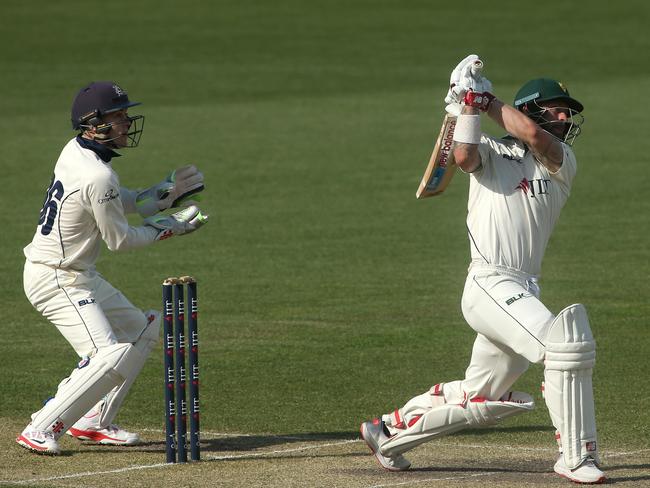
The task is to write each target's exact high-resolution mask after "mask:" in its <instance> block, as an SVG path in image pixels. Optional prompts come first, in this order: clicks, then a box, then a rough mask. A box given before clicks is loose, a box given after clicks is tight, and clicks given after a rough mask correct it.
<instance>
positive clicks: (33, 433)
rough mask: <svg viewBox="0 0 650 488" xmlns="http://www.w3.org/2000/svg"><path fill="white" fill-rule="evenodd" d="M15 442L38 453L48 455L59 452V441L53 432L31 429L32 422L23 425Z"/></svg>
mask: <svg viewBox="0 0 650 488" xmlns="http://www.w3.org/2000/svg"><path fill="white" fill-rule="evenodd" d="M16 442H17V443H18V444H19V445H20V446H22V447H24V448H25V449H29V450H30V451H32V452H35V453H38V454H49V455H50V456H56V455H58V454H61V449H60V448H59V443H58V442H57V441H56V439H55V438H54V434H52V432H47V431H43V430H33V429H32V424H29V425H28V426H27V427H25V430H23V431H22V432H21V434H20V435H19V436H18V437H17V438H16Z"/></svg>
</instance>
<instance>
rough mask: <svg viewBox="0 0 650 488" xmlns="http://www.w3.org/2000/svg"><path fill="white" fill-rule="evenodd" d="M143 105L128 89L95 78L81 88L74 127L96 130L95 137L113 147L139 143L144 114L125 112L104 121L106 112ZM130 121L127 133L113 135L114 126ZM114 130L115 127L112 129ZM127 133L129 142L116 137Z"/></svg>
mask: <svg viewBox="0 0 650 488" xmlns="http://www.w3.org/2000/svg"><path fill="white" fill-rule="evenodd" d="M135 105H140V102H133V101H131V100H129V96H128V94H127V93H126V91H125V90H123V89H122V88H121V87H120V86H119V85H117V84H116V83H114V82H112V81H95V82H92V83H91V84H90V85H88V86H86V87H84V88H82V89H81V90H80V91H79V93H77V96H76V97H75V99H74V101H73V103H72V110H71V120H72V128H73V129H76V130H81V131H85V130H90V129H93V128H94V130H95V139H96V140H98V141H100V142H102V143H106V144H108V145H109V146H110V147H112V148H114V149H120V148H123V147H136V146H137V145H138V143H139V142H140V137H141V136H142V131H143V130H144V116H143V115H135V116H130V117H129V116H126V117H124V118H123V119H122V120H116V121H113V122H105V120H104V119H105V116H106V115H108V114H112V113H115V112H118V111H120V110H126V109H128V108H129V107H133V106H135ZM125 124H130V126H129V130H128V132H127V133H126V134H119V135H117V136H114V137H112V136H111V135H110V133H111V129H112V128H113V127H116V128H118V127H119V126H121V125H125ZM113 132H115V131H113ZM124 137H126V140H127V143H126V144H121V143H118V142H117V141H118V140H119V139H122V138H124Z"/></svg>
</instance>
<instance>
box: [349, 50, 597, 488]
mask: <svg viewBox="0 0 650 488" xmlns="http://www.w3.org/2000/svg"><path fill="white" fill-rule="evenodd" d="M477 59H478V57H477V56H475V55H471V56H468V57H467V58H465V59H464V60H463V61H461V63H460V64H459V65H458V66H457V68H456V69H455V70H454V71H453V72H452V76H451V83H450V90H449V93H448V95H447V98H446V99H445V101H446V102H447V103H448V106H447V111H448V112H449V113H451V114H453V115H457V116H458V120H457V124H456V130H455V133H454V142H455V145H454V149H453V151H454V157H455V159H456V163H457V164H458V166H459V167H460V168H461V169H462V170H463V171H464V172H465V173H468V174H469V178H470V190H469V200H468V215H467V228H468V233H469V240H470V246H471V257H472V259H471V263H470V266H469V270H468V276H467V280H466V282H465V289H464V291H463V297H462V311H463V315H464V317H465V320H466V321H467V323H468V324H469V325H470V327H472V329H474V331H475V332H476V333H477V336H476V340H475V341H474V346H473V349H472V357H471V360H470V364H469V366H468V368H467V370H466V372H465V378H464V379H463V380H460V381H452V382H449V383H440V384H437V385H435V386H433V387H432V388H431V389H430V390H429V391H428V392H426V393H423V394H422V395H419V396H416V397H415V398H412V399H411V400H409V401H408V402H407V403H406V404H405V405H404V406H403V407H402V408H399V409H397V410H395V411H394V412H391V413H388V414H385V415H383V416H381V417H380V418H377V419H375V420H373V421H368V422H364V423H363V424H362V425H361V436H362V437H363V439H364V440H365V441H366V443H367V444H368V446H369V447H370V449H371V450H372V452H373V453H374V455H375V457H376V458H377V460H378V461H379V463H380V464H381V465H382V466H383V467H384V468H386V469H388V470H392V471H402V470H406V469H408V468H409V467H410V462H409V461H408V460H406V459H405V458H404V456H403V454H404V453H405V452H406V451H408V450H410V449H413V448H414V447H416V446H418V445H419V444H421V443H423V442H426V441H428V440H430V439H432V438H434V437H436V436H440V435H444V434H449V433H452V432H457V431H459V430H462V429H464V428H466V427H476V426H481V425H488V424H492V423H494V422H496V421H498V420H500V419H503V418H507V417H510V416H513V415H517V414H520V413H524V412H527V411H530V410H532V409H533V408H534V403H533V399H532V397H531V396H530V395H528V394H526V393H521V392H516V391H510V389H511V387H512V385H513V384H514V383H515V381H516V380H517V378H519V376H520V375H521V374H522V373H523V372H524V371H526V369H527V368H528V366H529V364H530V363H542V362H543V363H544V367H545V371H544V377H545V389H544V391H545V392H544V395H545V396H544V397H545V401H546V404H547V406H548V409H549V412H550V415H551V420H552V422H553V424H554V426H555V428H556V430H557V434H556V438H558V440H559V444H560V456H559V458H558V460H557V462H556V463H555V466H554V470H555V471H556V472H557V473H558V474H560V475H561V476H563V477H566V478H568V479H570V480H571V481H575V482H578V483H601V482H603V481H605V479H606V478H605V474H604V473H603V472H602V471H601V470H600V469H599V463H600V459H599V456H598V444H597V439H596V420H595V414H594V398H593V390H592V383H591V377H592V370H593V367H594V363H595V355H596V344H595V342H594V339H593V336H592V333H591V328H590V325H589V321H588V318H587V312H586V310H585V308H584V306H582V305H580V304H576V305H571V306H569V307H567V308H565V309H564V310H562V311H561V312H560V313H558V314H557V316H554V315H553V314H552V313H551V312H550V311H549V310H548V309H547V308H546V306H545V305H544V304H543V303H542V302H541V301H540V299H539V296H540V289H539V286H538V276H539V273H540V270H541V263H542V258H543V256H544V251H545V248H546V244H547V243H548V240H549V238H550V235H551V233H552V230H553V227H554V225H555V222H556V221H557V219H558V217H559V214H560V211H561V209H562V207H563V206H564V204H565V202H566V200H567V198H568V196H569V193H570V189H571V184H572V180H573V177H574V176H575V174H576V168H577V164H576V159H575V155H574V153H573V151H572V149H571V143H572V142H573V140H574V139H575V137H576V136H577V135H578V133H579V131H580V123H581V116H580V115H579V113H580V112H581V111H582V109H583V107H582V104H580V102H578V101H577V100H575V99H573V98H572V97H571V96H570V95H569V92H568V91H567V90H566V88H564V86H563V85H562V84H561V83H558V82H557V81H554V80H550V79H546V78H540V79H537V80H532V81H530V82H528V83H526V84H525V85H524V86H523V87H522V88H521V89H520V90H519V92H518V93H517V96H516V99H515V107H516V109H515V108H513V107H510V106H508V105H505V104H504V103H503V102H501V101H500V100H499V99H497V98H496V97H494V95H492V94H491V93H490V91H491V88H492V85H491V83H490V82H489V81H488V80H487V79H485V78H484V77H482V76H481V75H480V74H479V75H478V77H476V75H473V74H472V72H471V66H472V64H473V63H474V62H475V61H476V60H477ZM479 110H480V111H484V112H486V113H487V114H488V115H489V116H490V118H491V119H492V120H494V121H495V122H497V123H498V124H499V125H500V126H501V127H502V128H503V129H505V130H506V132H507V133H508V134H509V136H508V137H506V138H502V139H496V138H492V137H488V136H486V135H484V134H481V131H480V112H479Z"/></svg>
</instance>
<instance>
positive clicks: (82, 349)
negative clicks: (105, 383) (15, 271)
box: [23, 261, 147, 357]
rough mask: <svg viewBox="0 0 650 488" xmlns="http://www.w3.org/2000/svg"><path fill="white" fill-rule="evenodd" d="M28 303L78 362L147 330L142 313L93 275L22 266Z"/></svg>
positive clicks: (93, 271) (135, 338)
mask: <svg viewBox="0 0 650 488" xmlns="http://www.w3.org/2000/svg"><path fill="white" fill-rule="evenodd" d="M23 286H24V290H25V295H27V298H28V300H29V301H30V303H31V304H32V305H33V306H34V308H35V309H36V310H37V311H39V312H40V313H41V314H43V316H44V317H45V318H47V319H48V320H49V321H50V322H52V323H53V324H54V325H55V326H56V327H57V329H58V330H59V332H61V334H63V337H65V338H66V340H67V341H68V342H69V343H70V345H71V346H72V347H73V348H74V350H75V351H76V353H77V354H78V355H79V356H80V357H84V356H93V355H94V353H95V352H96V351H97V350H98V349H100V348H102V347H106V346H110V345H113V344H117V343H124V342H135V341H136V340H138V338H139V337H140V335H141V334H142V332H143V331H144V329H145V328H146V326H147V318H146V316H145V314H144V312H143V311H142V310H140V309H138V308H136V307H135V306H133V304H131V302H129V300H127V299H126V297H125V296H124V295H123V294H122V293H121V292H120V291H119V290H117V289H116V288H114V287H113V286H112V285H111V284H110V283H108V282H107V281H106V280H105V279H104V278H103V277H102V276H101V275H100V274H99V273H97V272H96V271H95V270H88V271H85V272H78V271H72V270H62V269H56V268H52V267H50V266H46V265H43V264H34V263H31V262H30V261H26V262H25V268H24V273H23Z"/></svg>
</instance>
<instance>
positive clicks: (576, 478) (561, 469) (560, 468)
mask: <svg viewBox="0 0 650 488" xmlns="http://www.w3.org/2000/svg"><path fill="white" fill-rule="evenodd" d="M553 469H554V470H555V472H556V473H557V474H559V475H560V476H562V477H563V478H566V479H568V480H570V481H573V482H574V483H583V484H598V483H604V482H605V480H607V476H605V473H603V472H602V471H601V470H600V469H598V465H597V464H596V462H595V461H594V460H593V459H592V458H590V457H588V458H587V459H585V460H584V461H583V462H582V464H581V465H580V466H578V467H577V468H575V469H569V468H568V467H567V465H566V464H565V463H564V458H563V457H562V455H560V458H559V459H558V460H557V462H556V463H555V466H553Z"/></svg>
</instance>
